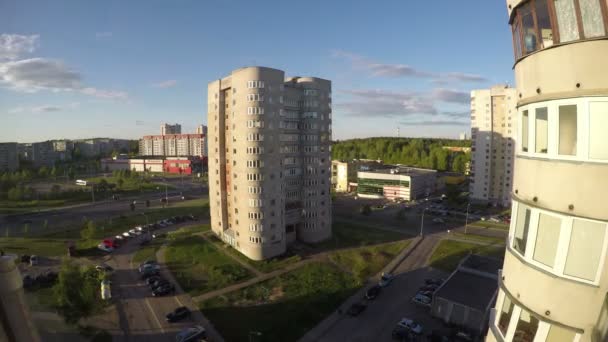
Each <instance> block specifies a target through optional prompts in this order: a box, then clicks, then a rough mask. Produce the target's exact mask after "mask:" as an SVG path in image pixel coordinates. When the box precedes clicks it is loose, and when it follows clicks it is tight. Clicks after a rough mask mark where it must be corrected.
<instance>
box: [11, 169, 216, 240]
mask: <svg viewBox="0 0 608 342" xmlns="http://www.w3.org/2000/svg"><path fill="white" fill-rule="evenodd" d="M166 181H167V184H169V185H171V186H172V187H174V188H175V189H174V190H172V191H169V192H168V194H169V196H170V197H172V198H175V199H177V198H179V197H181V194H182V193H183V194H187V195H188V196H190V197H200V196H203V195H205V194H206V193H207V188H206V187H203V186H201V184H200V183H199V184H197V183H191V182H184V183H183V185H182V183H181V180H180V179H179V178H167V179H166ZM163 197H165V192H164V191H160V192H155V193H143V194H142V195H141V196H137V197H135V198H133V197H130V198H122V199H120V200H117V201H114V200H107V201H103V202H96V203H88V204H81V205H75V206H69V207H66V208H57V209H54V210H49V211H42V212H39V213H28V214H17V215H0V232H2V234H4V233H5V231H6V229H8V230H9V235H10V236H21V235H24V233H25V231H24V230H23V226H24V224H25V223H27V224H28V226H29V227H28V231H27V235H30V236H31V235H36V234H39V233H42V232H45V233H48V232H53V231H56V230H63V229H65V227H66V226H74V224H77V223H79V222H82V220H83V218H87V219H92V220H97V219H107V218H109V217H116V216H119V215H121V214H123V213H128V212H130V208H129V203H131V202H132V201H133V200H134V199H137V201H138V204H137V206H144V205H145V201H146V200H150V202H151V205H152V207H155V206H156V207H158V206H160V201H159V199H160V198H163ZM169 201H171V198H170V199H169ZM45 222H47V228H44V224H45Z"/></svg>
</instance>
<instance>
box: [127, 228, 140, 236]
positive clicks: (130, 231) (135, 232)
mask: <svg viewBox="0 0 608 342" xmlns="http://www.w3.org/2000/svg"><path fill="white" fill-rule="evenodd" d="M129 233H131V235H141V233H142V231H141V230H137V229H131V230H129Z"/></svg>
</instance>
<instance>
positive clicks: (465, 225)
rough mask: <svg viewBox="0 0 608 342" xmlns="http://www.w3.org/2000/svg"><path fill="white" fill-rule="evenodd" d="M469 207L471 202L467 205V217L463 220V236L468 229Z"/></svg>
mask: <svg viewBox="0 0 608 342" xmlns="http://www.w3.org/2000/svg"><path fill="white" fill-rule="evenodd" d="M470 207H471V202H469V203H467V215H466V216H465V218H464V235H467V228H468V227H469V208H470Z"/></svg>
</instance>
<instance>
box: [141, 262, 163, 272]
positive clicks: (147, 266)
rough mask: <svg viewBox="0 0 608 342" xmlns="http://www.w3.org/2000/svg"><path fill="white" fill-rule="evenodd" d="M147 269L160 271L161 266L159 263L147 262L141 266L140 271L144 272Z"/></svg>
mask: <svg viewBox="0 0 608 342" xmlns="http://www.w3.org/2000/svg"><path fill="white" fill-rule="evenodd" d="M145 271H156V272H158V271H160V266H158V265H157V264H146V265H143V266H141V267H139V273H143V272H145Z"/></svg>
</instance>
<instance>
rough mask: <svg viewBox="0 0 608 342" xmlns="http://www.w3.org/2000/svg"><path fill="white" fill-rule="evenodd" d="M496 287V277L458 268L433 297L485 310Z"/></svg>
mask: <svg viewBox="0 0 608 342" xmlns="http://www.w3.org/2000/svg"><path fill="white" fill-rule="evenodd" d="M497 289H498V281H497V280H496V279H492V278H488V277H484V276H482V275H478V274H474V273H471V272H467V271H464V270H462V269H458V270H456V271H455V272H454V273H453V274H452V276H451V277H450V279H448V281H447V282H446V283H445V284H444V285H443V286H442V287H441V288H440V289H439V290H438V291H437V292H436V293H435V297H436V298H444V299H446V300H449V301H451V302H455V303H459V304H462V305H465V306H468V307H471V308H474V309H476V310H479V311H481V312H485V311H486V308H487V307H488V305H490V304H491V303H490V302H491V301H492V299H493V297H494V294H495V293H496V290H497Z"/></svg>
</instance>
